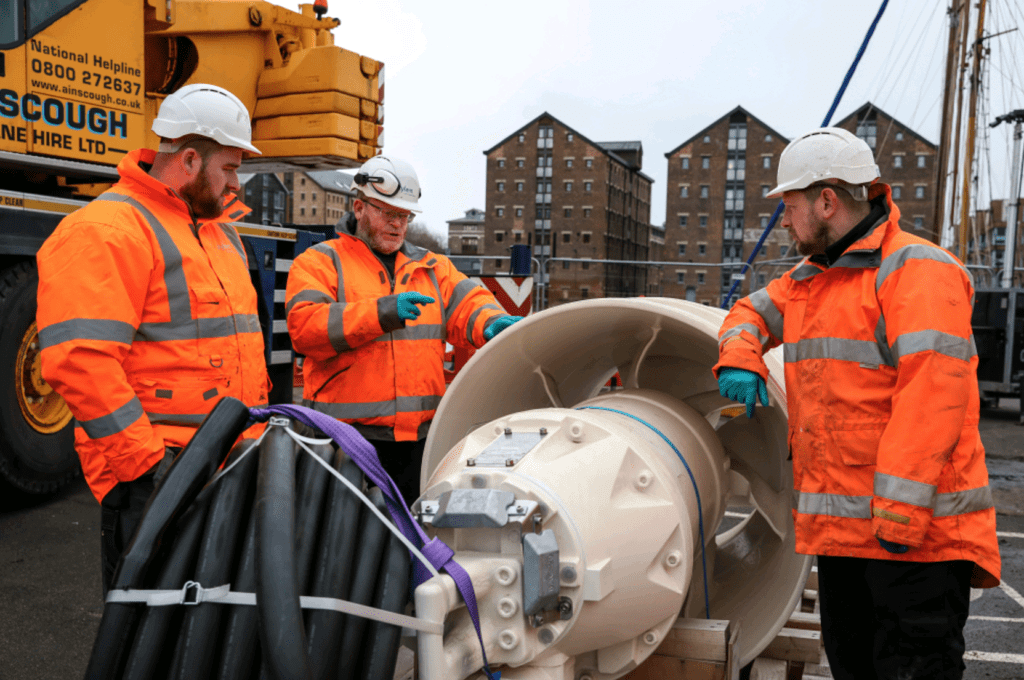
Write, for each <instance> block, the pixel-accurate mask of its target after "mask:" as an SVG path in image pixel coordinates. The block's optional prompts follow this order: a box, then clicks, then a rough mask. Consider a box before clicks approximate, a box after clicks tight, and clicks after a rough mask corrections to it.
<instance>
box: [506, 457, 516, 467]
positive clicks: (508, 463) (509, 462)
mask: <svg viewBox="0 0 1024 680" xmlns="http://www.w3.org/2000/svg"><path fill="white" fill-rule="evenodd" d="M515 464H516V461H515V460H513V459H512V458H506V459H505V467H512V466H513V465H515Z"/></svg>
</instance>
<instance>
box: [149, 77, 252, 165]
mask: <svg viewBox="0 0 1024 680" xmlns="http://www.w3.org/2000/svg"><path fill="white" fill-rule="evenodd" d="M153 132H155V133H156V134H157V135H159V136H160V137H164V138H166V139H178V138H179V137H184V136H185V135H199V136H201V137H208V138H210V139H212V140H214V141H215V142H217V143H218V144H221V145H222V146H231V147H236V148H239V149H245V150H246V151H248V152H249V153H255V154H258V153H260V150H259V149H257V148H256V147H255V146H253V145H252V125H251V124H250V122H249V111H248V110H246V108H245V105H244V104H243V103H242V100H240V99H239V98H238V97H236V96H235V95H233V94H231V93H230V92H228V91H227V90H225V89H224V88H223V87H217V86H216V85H206V84H203V83H197V84H195V85H186V86H185V87H183V88H181V89H180V90H177V91H176V92H172V93H171V94H169V95H167V98H166V99H164V101H163V103H162V104H160V113H159V114H157V117H156V120H154V121H153Z"/></svg>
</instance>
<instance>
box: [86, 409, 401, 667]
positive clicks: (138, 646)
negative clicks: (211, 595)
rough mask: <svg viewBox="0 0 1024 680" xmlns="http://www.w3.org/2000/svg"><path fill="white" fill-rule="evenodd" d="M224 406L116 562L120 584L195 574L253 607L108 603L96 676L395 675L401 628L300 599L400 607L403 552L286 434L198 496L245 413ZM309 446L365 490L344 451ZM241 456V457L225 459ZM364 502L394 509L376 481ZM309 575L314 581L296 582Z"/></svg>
mask: <svg viewBox="0 0 1024 680" xmlns="http://www.w3.org/2000/svg"><path fill="white" fill-rule="evenodd" d="M218 408H220V405H218ZM224 410H225V412H227V418H228V420H230V423H229V422H227V420H225V418H224V417H223V416H218V417H217V419H216V420H214V419H213V415H214V414H211V418H210V419H208V421H207V423H204V425H203V428H201V430H200V431H199V432H197V433H196V436H195V437H194V438H193V442H192V443H191V444H190V445H189V446H190V447H191V448H186V450H185V451H184V452H182V454H181V456H179V460H178V461H176V462H175V464H174V465H173V466H172V467H171V469H170V471H169V472H168V476H167V478H166V479H165V481H164V482H163V483H162V484H161V485H160V487H159V488H158V489H157V492H156V493H155V494H154V498H153V499H152V500H151V502H150V505H149V506H148V507H147V510H146V514H145V515H144V517H143V520H142V522H141V523H140V529H139V531H138V532H137V534H136V536H135V537H134V538H133V541H132V544H131V545H130V546H129V550H133V549H134V550H135V551H136V552H134V553H132V555H131V557H132V559H131V560H129V562H128V564H127V565H125V564H122V565H121V566H119V570H118V574H117V575H115V588H124V587H126V586H125V585H123V584H131V585H130V587H131V588H156V589H159V590H180V589H181V587H182V585H183V584H184V583H185V582H186V581H196V582H198V583H200V584H201V585H202V586H203V587H204V588H211V587H216V586H220V585H224V584H230V587H231V590H232V591H233V592H236V593H247V592H248V593H251V592H255V593H256V596H257V606H255V607H253V606H249V605H227V604H220V603H216V602H204V603H202V604H199V605H194V606H187V607H184V606H174V605H172V606H165V607H146V606H145V605H144V604H141V603H139V604H113V603H112V604H110V605H108V606H107V608H106V611H105V616H104V622H103V623H101V630H100V634H99V635H97V641H96V644H95V645H94V650H93V659H91V660H90V668H89V671H88V674H87V676H86V677H87V678H89V679H91V678H120V677H124V678H131V679H132V680H141V679H143V678H145V679H146V680H165V678H173V679H174V680H178V679H183V678H208V677H209V678H220V679H221V680H255V678H259V677H262V678H266V679H267V680H293V679H294V680H300V679H301V680H305V679H306V678H316V679H317V680H321V679H322V678H323V679H326V678H336V677H342V678H345V677H359V678H389V677H391V675H393V673H394V665H395V661H396V658H397V647H398V644H399V642H400V635H401V629H400V627H398V626H392V625H386V624H379V623H377V622H373V623H370V622H368V620H367V619H363V618H361V617H356V616H351V615H345V614H341V613H339V612H336V611H332V610H318V609H310V610H307V611H305V612H302V610H301V608H300V604H299V595H300V593H301V594H308V595H313V596H317V597H329V598H337V599H342V600H351V601H354V602H357V603H359V604H365V605H372V606H375V607H378V608H381V609H386V610H388V611H395V612H401V611H403V610H404V608H405V605H406V604H407V600H408V592H409V591H408V587H409V556H408V552H407V551H406V548H405V546H404V545H403V544H402V543H401V542H400V541H399V540H398V539H397V537H395V536H393V535H392V534H390V532H389V531H388V529H387V528H386V527H385V525H384V524H383V523H382V522H381V521H380V520H379V519H378V518H377V517H376V516H373V514H372V513H370V512H368V511H364V509H363V507H362V501H360V500H359V499H358V498H357V497H356V495H355V494H354V493H353V492H352V491H351V490H350V489H349V488H348V486H346V485H345V484H342V483H341V482H340V481H338V480H335V479H330V476H329V475H328V472H327V471H326V470H324V469H322V466H321V465H320V464H318V463H317V461H315V460H313V459H312V458H308V459H307V458H306V456H307V455H308V454H307V453H306V452H303V451H299V450H298V448H297V447H296V445H295V444H294V443H293V442H292V440H291V438H290V437H289V436H288V434H287V432H285V430H284V429H283V428H277V427H275V428H271V429H270V431H268V432H267V434H266V437H265V438H264V441H263V443H262V445H261V446H260V447H259V449H258V450H257V451H253V452H252V453H250V454H248V457H247V458H246V459H244V460H242V461H240V462H239V463H238V464H237V465H235V467H233V468H232V469H231V470H230V471H228V472H227V473H226V474H225V475H224V476H223V477H222V478H221V479H220V480H218V481H217V482H216V483H215V484H207V486H206V487H205V488H203V489H202V491H199V489H200V487H202V486H203V484H205V483H206V482H207V481H208V480H209V479H210V478H211V477H212V475H213V473H214V471H215V469H216V467H217V464H218V463H219V460H217V459H218V458H220V457H221V456H219V455H214V454H212V453H211V449H216V448H217V447H220V449H221V450H226V448H227V447H228V446H230V443H231V442H232V441H234V439H235V438H236V437H237V433H238V432H240V431H241V428H244V425H245V421H244V415H245V413H243V412H241V411H238V410H237V409H234V410H232V409H231V408H230V406H229V407H228V408H226V409H224ZM215 413H216V411H215ZM232 418H234V420H231V419H232ZM218 422H219V424H217V423H218ZM214 431H216V432H214ZM218 437H222V438H223V442H221V443H220V444H217V443H216V442H215V441H214V440H215V439H217V438H218ZM250 443H251V442H246V446H248V444H250ZM311 448H313V450H314V452H315V454H316V455H317V456H319V457H320V458H321V459H323V460H330V461H331V463H332V467H333V468H334V469H335V470H336V471H338V472H339V473H340V474H341V475H342V476H343V477H344V478H345V479H346V480H348V481H349V482H350V483H351V484H352V485H353V486H355V487H356V488H357V489H363V487H364V476H363V473H362V472H361V471H360V470H359V468H358V467H357V466H356V465H355V463H354V462H352V461H351V460H350V459H349V458H348V456H346V455H345V454H344V453H343V452H342V451H335V450H334V449H333V447H330V446H317V445H313V446H312V447H311ZM240 450H241V449H240V448H236V449H235V450H234V451H232V453H231V456H230V457H229V462H235V460H236V458H237V455H238V453H239V452H240ZM297 456H301V458H297ZM298 460H301V461H302V464H301V465H299V467H298V470H297V467H296V466H297V461H298ZM296 477H298V479H296ZM368 496H369V498H370V500H371V501H372V502H373V503H374V505H375V506H376V507H377V509H378V510H380V511H381V512H385V507H386V506H385V504H384V498H383V494H382V493H381V492H380V490H379V489H376V488H373V489H371V490H370V491H369V492H368ZM189 497H191V499H190V498H189ZM189 501H191V502H189ZM154 536H155V538H154ZM147 546H148V549H147V550H146V551H144V550H143V549H144V548H146V547H147ZM127 557H128V555H126V559H127ZM140 564H141V565H142V566H141V567H140V566H139V565H140ZM304 574H305V576H303V575H304ZM303 580H304V581H306V582H307V583H308V587H300V586H302V585H303V584H302V583H301V582H302V581H303ZM112 614H113V615H112ZM140 620H141V623H140V624H138V626H137V627H138V632H137V633H135V628H136V623H137V622H138V621H140ZM304 622H305V624H307V625H308V630H309V636H308V639H306V636H305V633H304V627H303V625H304ZM368 624H369V625H368ZM117 631H120V632H121V633H122V634H123V638H122V640H121V641H120V644H116V643H117V642H118V641H117V640H115V639H114V634H115V632H117ZM108 653H109V654H110V655H111V656H106V654H108ZM261 662H262V663H261ZM122 668H124V673H123V675H122V673H121V669H122ZM388 669H390V670H388Z"/></svg>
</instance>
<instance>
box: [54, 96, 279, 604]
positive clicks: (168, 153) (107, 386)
mask: <svg viewBox="0 0 1024 680" xmlns="http://www.w3.org/2000/svg"><path fill="white" fill-rule="evenodd" d="M153 131H154V132H156V133H157V135H159V136H160V137H161V139H162V141H161V143H160V149H159V152H154V151H151V150H148V149H137V150H135V151H132V152H131V153H129V154H128V155H127V156H125V158H124V159H123V160H122V161H121V163H120V165H118V172H119V173H120V175H121V179H120V181H119V182H118V183H117V184H116V185H115V186H114V187H113V188H111V189H110V190H109V191H107V192H106V193H104V194H102V195H101V196H99V197H98V198H96V199H95V200H93V201H92V202H91V203H89V204H88V205H86V206H84V207H83V208H81V209H79V210H77V211H76V212H74V213H72V214H71V215H68V216H67V217H66V218H64V220H63V221H62V222H61V223H60V225H59V226H58V227H57V229H56V230H55V231H54V232H53V234H52V235H51V236H50V237H49V238H48V239H47V240H46V242H45V243H44V244H43V247H42V248H41V249H40V250H39V253H38V255H37V261H38V265H39V294H38V313H37V322H38V326H39V341H40V344H41V346H42V373H43V377H44V378H46V380H47V382H49V383H50V384H51V385H52V386H53V387H54V389H55V390H57V392H58V393H60V395H61V396H62V397H64V400H65V401H66V402H67V404H68V406H69V407H70V408H71V412H72V413H73V414H74V416H75V419H76V421H77V423H76V428H75V449H76V451H77V452H78V456H79V458H80V459H81V462H82V469H83V471H84V473H85V479H86V481H87V482H88V483H89V487H90V488H91V489H92V492H93V494H94V495H95V496H96V499H97V500H98V501H100V503H101V507H102V532H101V533H102V536H101V546H102V548H101V553H102V566H103V590H104V593H106V591H107V590H108V588H109V586H110V580H111V577H112V576H113V573H114V569H115V567H116V565H117V561H118V559H119V557H120V555H121V553H122V551H123V549H124V548H125V547H126V545H127V543H128V541H129V540H130V539H131V537H132V535H133V533H134V532H135V528H136V526H137V525H138V522H139V520H140V519H141V517H142V510H143V508H144V506H145V504H146V501H147V499H148V498H149V496H150V495H151V494H152V491H153V489H154V487H155V484H156V481H158V478H159V477H160V476H161V475H162V474H163V473H164V472H165V471H166V468H167V467H169V465H170V462H171V461H173V454H174V453H176V452H178V451H180V450H181V448H182V447H184V446H185V445H186V444H187V443H188V441H189V440H190V439H191V438H192V435H193V434H194V433H195V430H196V428H197V427H198V425H199V423H200V422H201V421H202V420H203V418H204V417H205V416H206V415H207V414H208V413H209V412H210V410H211V409H212V408H213V406H214V405H215V404H216V403H217V402H218V401H219V400H220V399H221V398H223V397H225V396H231V397H236V398H238V399H240V400H241V401H243V402H244V403H245V404H246V405H248V406H261V405H265V404H266V402H267V394H268V389H269V384H268V383H269V381H268V378H267V370H266V364H265V361H264V345H263V334H262V332H261V330H260V324H259V317H258V308H257V298H256V291H255V290H254V288H253V286H252V283H251V279H250V277H249V269H248V263H247V259H246V255H245V249H244V248H243V245H242V241H241V239H240V238H239V236H238V233H237V231H235V228H234V227H233V226H232V224H231V221H233V220H237V219H239V218H240V217H242V216H243V215H245V214H246V213H248V212H249V210H248V208H246V207H245V206H243V205H242V204H241V202H239V201H238V199H237V198H235V197H234V192H237V191H238V190H239V183H238V176H237V174H236V171H237V169H238V168H239V165H240V164H241V161H242V155H243V153H245V152H248V153H254V154H256V153H259V151H258V150H257V149H256V147H254V146H253V145H252V144H251V141H250V140H251V130H250V125H249V114H248V112H247V111H246V109H245V106H244V105H243V104H242V102H241V101H240V100H239V99H238V98H237V97H235V96H234V95H233V94H231V93H230V92H228V91H227V90H224V89H221V88H219V87H215V86H212V85H189V86H186V87H184V88H182V89H180V90H178V91H177V92H175V93H173V94H171V95H169V96H168V97H167V98H166V99H164V101H163V103H162V104H161V106H160V111H159V115H158V117H157V118H156V120H154V121H153ZM249 434H253V433H251V432H250V433H249Z"/></svg>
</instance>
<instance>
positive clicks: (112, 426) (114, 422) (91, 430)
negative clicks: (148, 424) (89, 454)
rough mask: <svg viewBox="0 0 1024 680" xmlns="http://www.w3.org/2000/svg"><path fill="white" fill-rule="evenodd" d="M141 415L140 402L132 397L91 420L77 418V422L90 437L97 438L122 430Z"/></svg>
mask: <svg viewBox="0 0 1024 680" xmlns="http://www.w3.org/2000/svg"><path fill="white" fill-rule="evenodd" d="M142 416H143V411H142V402H140V401H139V398H138V397H132V398H131V400H129V401H128V403H127V404H125V405H124V406H121V407H119V408H116V409H114V411H113V412H112V413H108V414H107V415H105V416H100V417H99V418H93V419H92V420H79V421H78V424H79V425H81V426H82V429H84V430H85V433H86V434H87V435H89V438H90V439H99V438H100V437H109V436H110V435H112V434H117V433H118V432H122V431H124V430H125V428H127V427H128V426H129V425H131V424H132V423H134V422H135V421H137V420H138V419H139V418H141V417H142Z"/></svg>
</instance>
